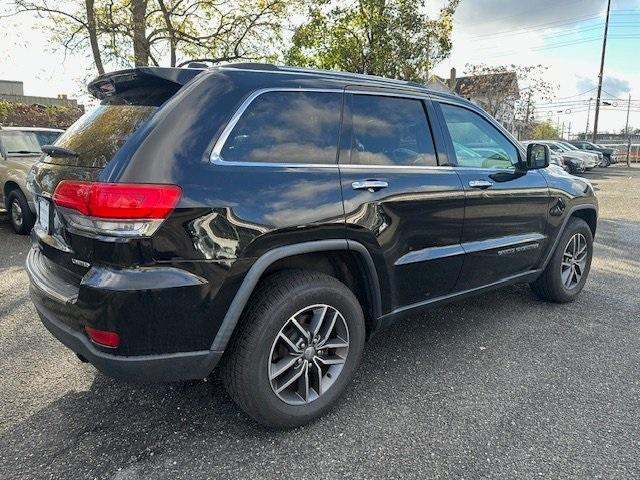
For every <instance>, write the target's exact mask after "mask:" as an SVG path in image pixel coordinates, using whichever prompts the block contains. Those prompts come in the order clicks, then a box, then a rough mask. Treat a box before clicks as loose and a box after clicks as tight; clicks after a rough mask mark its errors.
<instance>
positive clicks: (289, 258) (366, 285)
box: [211, 239, 382, 351]
mask: <svg viewBox="0 0 640 480" xmlns="http://www.w3.org/2000/svg"><path fill="white" fill-rule="evenodd" d="M341 257H342V259H348V260H346V261H347V266H348V265H349V264H348V262H352V261H355V262H357V264H356V265H357V266H358V272H357V273H354V272H349V271H347V272H345V271H342V272H341V271H340V270H339V269H338V270H336V269H335V267H336V265H335V262H336V261H340V259H341ZM318 258H324V260H325V261H323V262H319V263H317V264H315V265H313V267H311V265H312V263H311V262H312V261H313V260H314V259H316V260H317V259H318ZM332 263H334V264H332ZM301 266H307V268H309V269H313V270H317V271H321V272H323V273H327V274H329V275H332V276H334V277H336V278H338V280H341V281H342V282H343V283H345V284H346V285H347V287H349V288H350V289H351V290H352V291H354V294H355V295H356V297H357V298H358V300H359V301H360V302H361V305H362V307H363V310H364V311H365V318H366V320H367V322H368V323H370V325H368V326H367V327H368V329H369V327H371V328H375V320H376V319H377V318H379V317H380V316H381V315H382V313H381V309H382V307H381V294H380V283H379V278H378V274H377V271H376V268H375V265H374V263H373V259H372V258H371V255H370V254H369V251H368V250H367V249H366V247H365V246H364V245H362V244H361V243H359V242H355V241H352V240H346V239H335V240H318V241H312V242H304V243H298V244H294V245H286V246H282V247H277V248H274V249H272V250H270V251H268V252H267V253H265V254H264V255H262V256H261V257H259V258H258V260H256V262H255V263H254V264H253V265H252V266H251V268H250V269H249V271H248V272H247V274H246V275H245V277H244V280H243V281H242V284H241V285H240V288H239V289H238V291H237V293H236V295H235V296H234V298H233V301H232V302H231V305H230V306H229V308H228V310H227V313H226V314H225V317H224V319H223V321H222V325H221V326H220V329H219V330H218V332H217V334H216V336H215V338H214V340H213V343H212V345H211V350H213V351H223V350H224V349H225V348H226V346H227V344H228V343H229V340H230V339H231V336H232V335H233V332H234V330H235V327H236V325H237V323H238V320H239V319H240V316H241V315H242V312H243V311H244V308H245V306H246V305H247V303H248V301H249V299H250V298H251V295H252V294H253V292H254V290H255V288H256V287H257V285H258V283H259V282H260V280H262V279H263V278H265V277H266V276H268V275H270V274H271V273H275V272H276V271H278V270H282V269H285V268H300V267H301ZM347 270H348V269H347ZM354 282H355V283H354ZM354 289H355V290H354Z"/></svg>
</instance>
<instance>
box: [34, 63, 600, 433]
mask: <svg viewBox="0 0 640 480" xmlns="http://www.w3.org/2000/svg"><path fill="white" fill-rule="evenodd" d="M89 91H90V92H91V93H92V94H93V95H94V96H95V97H97V98H98V99H100V105H99V106H98V107H97V108H96V109H95V110H93V111H91V112H89V113H87V114H86V115H85V116H84V117H82V118H81V119H80V120H78V122H77V123H76V124H74V125H73V126H72V127H71V128H69V130H67V132H66V133H65V134H64V135H63V136H62V137H60V139H59V140H58V141H57V142H56V144H55V145H54V146H53V147H51V148H49V149H48V151H47V153H48V155H47V156H45V157H43V159H42V161H41V162H39V163H38V164H37V165H36V166H35V167H34V168H33V170H32V171H31V174H30V178H29V184H30V188H31V191H32V192H33V194H34V195H35V198H36V199H37V202H36V203H37V209H38V219H37V223H36V226H35V228H34V230H33V233H32V236H33V248H32V249H31V251H30V253H29V255H28V259H27V265H26V266H27V270H28V273H29V276H30V280H31V295H32V298H33V301H34V303H35V305H36V308H37V310H38V312H39V314H40V316H41V319H42V322H43V323H44V325H45V326H46V327H47V328H48V329H49V330H50V331H51V333H52V334H53V335H54V336H55V337H57V338H58V339H59V340H60V341H61V342H62V343H64V344H65V345H66V346H68V347H69V348H70V349H71V350H73V351H74V352H76V353H77V354H78V356H79V357H80V358H81V359H82V360H84V361H89V362H91V363H92V364H93V365H94V366H95V367H97V368H98V369H99V370H101V371H103V372H104V373H106V374H108V375H112V376H114V377H118V378H121V379H126V380H136V381H146V382H151V381H175V380H185V379H199V378H204V377H206V376H207V375H209V374H210V373H211V371H212V370H213V368H214V367H215V366H216V365H218V364H219V363H220V368H221V369H222V374H223V378H224V383H225V385H226V388H227V390H228V391H229V393H230V395H231V397H232V398H233V399H234V400H235V401H236V402H237V403H238V404H239V405H240V407H241V408H242V409H244V410H245V411H246V412H247V413H248V414H249V415H251V416H252V417H253V418H255V419H256V420H257V421H259V422H261V423H263V424H266V425H272V426H278V427H290V426H295V425H301V424H304V423H306V422H309V421H310V420H312V419H314V418H316V417H318V416H319V415H321V414H323V413H324V412H325V411H327V409H328V408H330V407H331V406H332V405H333V404H334V403H335V402H336V400H337V399H338V397H339V396H340V394H341V393H342V392H343V391H344V389H345V387H346V386H347V384H348V383H349V381H350V380H351V379H352V377H353V375H354V372H355V370H356V368H357V366H358V363H359V362H360V358H361V355H362V351H363V346H364V343H365V340H366V339H368V338H370V337H371V335H373V334H374V333H375V332H376V331H377V330H379V329H380V328H382V327H384V326H386V325H389V324H390V323H391V322H393V321H395V320H396V319H398V318H401V317H404V316H406V315H408V314H414V313H416V312H420V311H422V310H423V309H425V308H427V307H431V306H434V305H438V304H442V303H444V302H449V301H452V300H455V299H459V298H462V297H465V296H468V295H471V294H476V293H480V292H483V291H486V290H489V289H493V288H497V287H502V286H504V285H509V284H513V283H523V282H524V283H530V284H531V286H532V288H533V291H534V292H535V293H536V294H537V295H538V296H540V297H541V298H543V299H546V300H550V301H555V302H568V301H571V300H573V299H574V298H575V297H576V295H578V293H579V292H580V291H581V290H582V288H583V286H584V284H585V281H586V279H587V275H588V273H589V267H590V263H591V256H592V242H593V235H594V234H595V230H596V217H597V203H596V199H595V197H594V192H593V189H592V187H591V185H590V184H589V183H588V182H587V181H585V180H582V179H580V178H577V177H573V176H571V175H568V174H566V173H564V172H562V171H561V170H559V169H549V168H546V167H547V165H548V163H549V150H548V147H546V146H544V145H540V144H535V143H532V144H530V145H529V146H528V147H527V149H526V150H525V149H523V148H522V147H521V146H520V145H519V144H518V142H517V141H516V140H515V139H514V138H513V137H511V135H510V134H509V133H508V132H506V131H505V130H504V129H503V128H502V127H501V126H500V125H499V124H498V123H496V122H495V121H494V120H493V119H492V118H491V117H489V116H488V115H487V114H486V113H485V112H484V111H482V110H481V109H479V108H478V107H476V106H474V105H473V104H471V103H469V102H467V101H465V100H463V99H461V98H459V97H457V96H452V95H447V94H444V93H440V92H435V91H431V90H429V89H427V88H425V87H423V86H420V85H417V84H413V83H408V82H403V81H395V80H387V79H382V78H376V77H370V76H362V75H352V74H345V73H335V72H321V71H313V70H302V69H295V68H287V67H276V66H272V65H262V64H240V65H229V66H221V67H217V68H211V69H168V68H137V69H133V70H127V71H120V72H114V73H109V74H106V75H102V76H100V77H98V78H97V79H96V80H95V81H93V82H92V83H91V84H90V85H89ZM452 321H454V320H452Z"/></svg>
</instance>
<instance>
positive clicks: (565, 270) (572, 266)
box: [560, 233, 589, 290]
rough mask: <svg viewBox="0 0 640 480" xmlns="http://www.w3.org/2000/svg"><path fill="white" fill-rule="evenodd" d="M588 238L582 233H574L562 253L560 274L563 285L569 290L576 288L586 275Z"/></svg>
mask: <svg viewBox="0 0 640 480" xmlns="http://www.w3.org/2000/svg"><path fill="white" fill-rule="evenodd" d="M588 253H589V252H588V244H587V239H586V238H585V236H584V235H583V234H581V233H576V234H574V235H573V236H572V237H571V238H570V239H569V242H568V243H567V245H566V246H565V247H564V252H563V254H562V264H561V267H560V276H561V279H562V285H563V286H564V288H566V289H567V290H571V289H573V288H575V287H576V286H577V285H578V284H579V283H580V279H581V278H582V276H583V275H584V271H585V268H586V265H587V255H588Z"/></svg>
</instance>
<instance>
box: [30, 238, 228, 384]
mask: <svg viewBox="0 0 640 480" xmlns="http://www.w3.org/2000/svg"><path fill="white" fill-rule="evenodd" d="M25 267H26V270H27V273H28V275H29V280H30V283H31V288H30V293H31V299H32V301H33V303H34V305H35V307H36V310H37V311H38V314H39V316H40V319H41V321H42V323H43V324H44V326H45V327H46V328H47V329H48V330H49V331H50V332H51V333H52V334H53V336H54V337H56V338H57V339H58V340H59V341H60V342H62V343H63V344H64V345H65V346H67V347H68V348H70V349H71V350H72V351H73V352H75V353H76V354H78V355H80V356H81V357H83V358H84V359H86V360H87V361H88V362H90V363H91V364H93V365H94V366H95V367H96V368H97V369H98V370H100V371H101V372H103V373H105V374H106V375H109V376H111V377H115V378H118V379H121V380H126V381H134V382H143V383H153V382H171V381H181V380H192V379H201V378H204V377H206V376H207V375H209V374H210V373H211V371H212V370H213V368H214V367H215V366H216V364H217V363H218V361H219V360H220V358H221V357H222V353H223V352H221V351H213V350H204V349H203V350H192V349H185V351H178V352H172V353H163V352H162V351H160V352H158V353H156V352H153V353H151V352H150V353H149V354H145V353H142V352H141V354H137V353H130V354H128V353H125V352H122V351H121V352H117V351H115V352H113V353H112V352H110V351H109V350H108V349H106V348H104V347H100V346H97V345H95V344H94V343H93V342H92V341H91V340H90V339H89V337H88V336H87V335H86V333H85V331H84V326H85V325H95V324H96V323H97V324H98V325H99V326H101V324H102V322H105V321H106V322H107V323H106V325H107V326H108V325H109V322H110V321H111V317H113V318H115V319H116V321H117V322H118V323H116V324H115V325H116V328H115V331H119V330H120V328H121V329H123V330H124V331H126V326H127V325H131V324H132V323H133V322H134V320H135V319H136V317H135V316H133V317H132V316H127V313H126V312H127V310H130V311H134V313H135V310H136V306H135V303H138V306H137V308H145V305H144V303H145V301H144V298H141V297H143V296H140V295H138V296H137V297H136V296H131V294H132V293H133V294H135V293H136V291H135V290H134V291H133V292H132V291H123V292H119V291H117V290H99V292H101V294H100V295H97V297H96V303H95V304H93V303H89V302H88V301H86V300H84V301H83V299H82V297H83V295H84V296H85V297H89V298H90V297H91V295H89V294H87V292H86V291H84V292H83V291H81V289H79V288H78V287H77V286H75V285H73V284H69V283H67V282H66V281H65V280H64V279H62V278H61V277H60V276H57V275H55V273H54V272H52V271H51V270H50V269H49V267H50V265H49V264H47V262H46V261H44V259H43V257H42V255H41V254H40V252H39V249H38V248H37V247H35V248H32V250H31V251H30V252H29V255H28V256H27V261H26V265H25ZM156 273H157V272H156ZM165 273H166V272H165ZM150 275H151V276H150V278H149V281H155V282H156V283H158V282H160V281H161V278H159V277H158V275H157V274H155V273H150ZM113 277H114V276H113V275H111V276H110V277H109V278H110V279H111V281H112V282H113ZM145 280H146V279H145ZM111 286H112V287H113V285H111ZM137 286H138V287H139V288H141V289H145V285H141V284H138V285H137ZM82 288H85V287H84V286H83V287H82ZM184 288H185V287H182V289H184ZM186 288H188V287H186ZM85 290H86V288H85ZM171 290H180V288H178V289H172V288H168V289H167V288H162V289H160V290H159V291H158V294H159V295H163V296H171ZM107 291H108V292H109V293H110V296H106V295H103V293H104V292H107ZM92 292H93V293H95V292H96V290H95V288H94V289H93V290H92ZM89 293H91V292H89ZM120 297H122V301H123V302H124V303H125V305H127V306H128V308H120V307H119V303H122V302H121V300H119V299H120ZM155 298H156V297H155V296H153V297H151V300H154V299H155ZM176 298H177V297H174V296H172V300H174V301H175V299H176ZM186 300H187V302H188V301H189V297H188V296H187V297H186ZM99 304H105V305H106V306H107V308H106V309H104V310H101V309H99V308H98V305H99ZM182 307H185V305H182ZM105 316H106V317H108V318H105ZM138 317H139V315H138ZM139 323H140V324H141V325H142V326H144V325H147V324H148V323H150V322H149V319H148V318H146V319H145V318H143V319H139ZM151 323H152V322H151ZM117 325H120V328H118V327H117ZM120 331H122V330H120ZM152 333H153V331H152V332H150V333H149V336H153V335H152ZM172 334H174V335H175V336H176V337H177V336H178V335H177V334H176V333H175V332H172Z"/></svg>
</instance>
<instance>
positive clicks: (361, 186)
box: [351, 180, 389, 192]
mask: <svg viewBox="0 0 640 480" xmlns="http://www.w3.org/2000/svg"><path fill="white" fill-rule="evenodd" d="M388 186H389V184H388V183H387V182H383V181H382V180H360V181H356V182H353V183H352V184H351V187H352V188H353V189H354V190H369V191H370V192H375V191H377V190H380V189H382V188H387V187H388Z"/></svg>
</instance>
